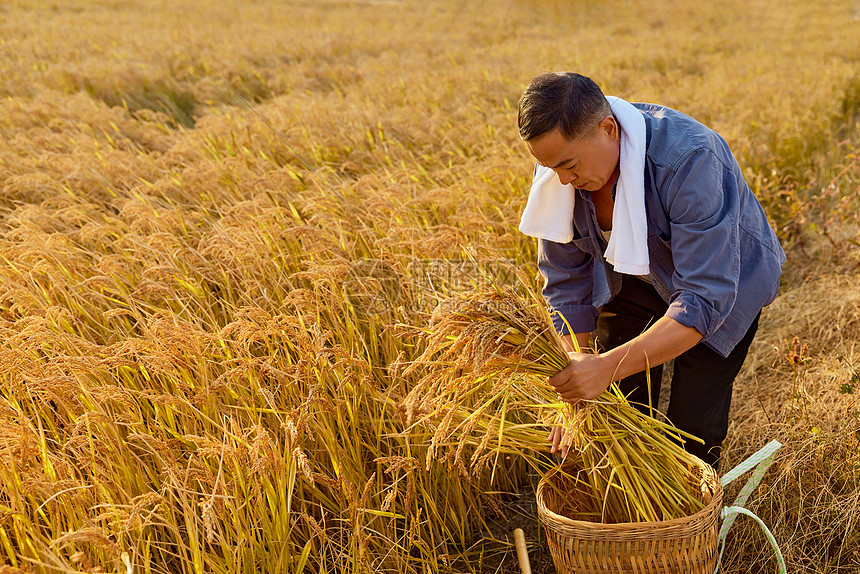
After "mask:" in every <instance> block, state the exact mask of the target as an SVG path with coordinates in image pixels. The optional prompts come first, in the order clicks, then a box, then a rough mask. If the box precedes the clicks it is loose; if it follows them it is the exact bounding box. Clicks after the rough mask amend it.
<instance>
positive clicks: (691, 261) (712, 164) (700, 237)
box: [666, 149, 740, 338]
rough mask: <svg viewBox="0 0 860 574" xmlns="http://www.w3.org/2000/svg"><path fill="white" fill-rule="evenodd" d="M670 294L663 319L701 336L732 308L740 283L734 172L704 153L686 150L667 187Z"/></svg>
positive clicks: (707, 334)
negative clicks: (669, 236) (669, 230)
mask: <svg viewBox="0 0 860 574" xmlns="http://www.w3.org/2000/svg"><path fill="white" fill-rule="evenodd" d="M666 209H667V212H668V214H669V220H670V227H671V240H670V241H671V249H672V260H673V264H674V267H675V271H674V274H673V277H672V283H673V285H672V287H673V294H672V297H671V299H670V301H669V308H668V310H667V311H666V316H667V317H671V318H672V319H675V320H676V321H678V322H679V323H681V324H682V325H685V326H687V327H693V328H695V329H696V330H697V331H699V333H701V334H702V336H703V337H704V338H707V337H708V336H710V335H711V334H713V333H714V331H716V330H717V329H718V328H719V327H720V325H721V324H722V322H723V321H724V320H725V318H726V317H727V316H728V314H729V312H730V311H731V310H732V307H733V306H734V304H735V300H736V299H737V293H738V283H739V279H740V248H739V245H738V241H739V227H738V226H739V191H738V182H737V179H736V175H735V173H734V170H732V169H731V168H730V167H727V166H725V165H724V164H723V163H722V162H721V161H720V159H719V158H718V157H717V156H716V155H715V154H714V153H713V152H712V151H710V150H707V149H701V150H696V151H694V152H692V153H691V154H690V155H689V156H687V157H686V158H685V159H684V161H682V162H681V165H680V167H679V168H678V170H677V171H676V173H675V175H674V177H673V178H672V181H671V184H670V185H669V188H668V192H667V195H666Z"/></svg>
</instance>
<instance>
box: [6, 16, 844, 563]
mask: <svg viewBox="0 0 860 574" xmlns="http://www.w3.org/2000/svg"><path fill="white" fill-rule="evenodd" d="M559 69H566V70H573V71H578V72H581V73H584V74H587V75H590V76H592V77H593V78H594V79H595V80H596V81H597V82H598V83H599V84H600V85H601V86H602V87H603V89H604V91H605V92H606V93H607V94H612V95H621V96H623V97H625V98H626V99H628V100H631V101H649V102H656V103H661V104H665V105H669V106H671V107H674V108H677V109H679V110H681V111H684V112H685V113H688V114H690V115H692V116H693V117H695V118H697V119H699V120H700V121H702V122H704V123H706V124H708V125H709V126H711V127H713V128H715V129H716V130H717V131H719V132H720V133H721V134H722V135H723V136H724V137H725V138H726V139H727V141H728V142H729V144H730V145H731V146H732V149H733V150H734V151H735V153H736V155H737V157H738V159H739V161H740V163H741V165H742V166H743V167H744V169H745V172H746V175H747V181H748V182H749V183H750V185H751V187H752V188H753V189H754V191H755V192H756V194H757V195H758V197H759V198H760V199H761V201H762V203H763V205H764V206H765V209H766V210H767V212H768V214H769V215H770V217H771V220H772V222H773V224H774V227H775V229H777V232H778V234H779V236H780V239H781V240H782V241H783V245H784V246H785V248H786V251H787V253H788V256H789V261H788V263H787V265H786V269H785V274H784V281H783V288H782V292H781V295H780V297H779V298H778V299H777V301H776V302H775V303H774V304H773V305H772V306H771V307H769V308H767V309H765V312H764V314H763V318H762V326H761V328H760V332H759V335H758V338H757V340H756V342H755V343H754V346H753V348H752V351H751V355H750V357H749V359H748V362H747V365H746V366H745V368H744V371H743V372H742V374H741V376H740V377H739V379H738V381H737V383H736V389H735V395H734V409H733V414H732V428H731V431H730V436H729V440H728V441H727V444H726V448H725V457H726V460H725V467H724V468H730V467H731V466H733V465H734V464H735V463H736V462H739V461H740V460H742V459H743V458H745V457H746V456H747V455H749V454H751V453H752V452H754V451H755V450H757V449H758V448H759V447H761V446H763V445H764V444H765V443H766V442H767V441H768V440H770V439H772V438H776V439H778V440H780V441H781V442H783V443H784V445H785V446H784V447H783V448H782V450H781V451H780V452H779V455H778V459H777V463H776V464H775V465H774V467H772V469H771V471H770V472H769V474H768V476H767V477H766V479H765V484H764V485H763V486H762V487H761V488H760V490H759V491H758V492H757V494H756V495H755V496H754V497H753V502H752V504H751V505H750V507H751V508H752V509H753V510H754V511H756V512H757V513H759V515H760V516H761V517H762V518H763V519H764V520H765V522H766V523H767V524H769V525H770V526H771V528H772V530H773V532H774V534H775V535H776V537H777V539H778V541H779V543H780V545H781V547H782V549H783V553H784V554H785V556H786V559H787V562H788V565H789V569H790V571H791V572H814V573H837V572H838V573H848V572H857V571H860V455H858V453H860V347H858V341H860V290H858V288H857V279H858V275H860V272H858V265H860V254H858V251H860V246H859V245H858V239H860V237H858V213H860V164H858V151H860V135H858V109H860V79H858V78H860V5H858V4H857V3H856V2H828V3H822V4H818V3H801V2H777V1H772V0H749V1H745V2H740V1H736V0H729V1H726V2H719V3H704V2H700V3H687V2H680V1H674V2H673V1H670V0H659V1H658V0H644V1H642V2H632V1H621V0H618V1H608V2H597V1H581V2H569V3H568V2H560V1H556V2H537V1H531V2H529V1H513V0H511V1H506V0H498V1H490V0H486V1H477V0H476V1H471V2H462V3H460V2H448V1H440V2H433V3H418V2H413V1H404V2H381V1H380V2H336V1H331V2H323V1H320V2H275V1H274V0H270V1H266V0H260V1H255V2H243V3H238V2H236V3H228V2H211V1H209V2H206V1H203V0H199V1H194V2H192V1H172V2H167V1H154V2H147V3H142V2H131V1H121V0H116V1H108V0H103V1H95V0H94V1H88V2H83V1H69V2H53V3H52V2H41V1H33V2H16V1H8V0H7V1H3V2H0V78H2V84H0V85H2V89H0V135H2V137H0V186H2V194H0V334H2V336H0V572H2V573H4V574H5V573H11V572H16V573H17V572H79V571H86V572H147V573H149V572H159V573H160V572H183V573H184V572H188V573H191V572H194V573H202V572H249V573H250V572H299V571H306V572H317V571H324V572H368V571H373V572H383V571H387V572H450V571H454V572H495V571H501V572H514V571H515V567H514V566H513V562H512V557H511V546H510V544H509V543H508V539H507V537H509V530H510V528H508V527H507V526H505V525H504V524H505V523H504V520H503V519H501V518H500V516H506V517H507V518H510V519H511V520H515V521H516V522H517V523H518V524H522V525H524V526H527V525H528V524H532V527H531V528H530V530H529V533H530V540H531V541H532V542H533V544H534V545H533V547H532V554H533V560H534V566H535V571H536V572H549V571H551V566H549V565H548V562H547V560H548V557H547V555H546V551H545V550H544V549H543V548H542V538H541V537H540V536H541V535H540V532H539V530H538V529H537V528H536V526H534V524H535V521H536V517H535V515H534V512H533V509H531V507H530V506H529V505H528V503H527V500H528V498H529V496H528V495H529V493H531V491H532V488H533V485H534V482H535V480H536V474H535V472H534V470H531V468H532V466H537V467H539V466H540V465H541V464H547V461H548V459H547V457H545V456H544V455H543V454H541V445H542V442H541V441H542V439H543V437H544V436H545V434H546V433H545V431H543V430H542V429H541V428H540V427H539V426H533V427H527V428H528V429H530V430H529V431H528V432H530V433H532V435H533V437H534V444H535V447H536V450H535V452H530V453H524V454H516V453H512V452H508V451H507V450H506V448H505V445H504V444H503V443H502V441H501V439H499V438H498V437H499V436H500V435H501V434H503V433H502V431H503V430H504V429H505V428H507V427H509V426H510V425H512V424H517V423H532V422H535V421H536V422H538V423H544V422H547V421H548V420H551V419H548V418H547V417H546V416H545V413H542V412H540V411H539V410H537V409H535V408H533V407H528V406H527V405H528V403H529V402H530V401H529V400H528V397H526V396H520V395H517V394H516V393H513V392H512V393H511V394H510V395H509V396H507V397H506V398H505V399H504V400H502V401H499V404H496V403H493V408H492V409H486V410H485V411H483V412H482V413H480V414H481V417H480V418H478V417H476V418H475V419H474V420H475V421H479V422H480V424H477V423H476V424H475V425H464V426H456V425H452V422H451V421H452V420H453V418H454V417H455V415H456V414H457V413H454V412H453V411H451V412H445V411H444V409H440V410H438V411H429V410H428V409H426V408H424V407H425V406H426V404H428V403H427V402H426V400H427V397H423V396H421V395H420V393H418V392H415V386H414V385H415V382H416V381H417V380H418V379H419V378H420V375H421V373H420V372H419V373H416V374H414V375H405V374H404V373H403V370H402V368H401V366H402V364H403V363H404V362H408V361H409V360H410V359H411V358H414V357H416V356H418V354H420V351H421V343H420V341H419V340H418V338H416V337H415V335H414V331H411V330H409V329H406V328H404V327H403V326H404V325H412V326H423V325H425V324H426V322H427V312H428V311H430V310H432V307H433V304H434V303H435V302H436V301H437V300H438V299H439V298H441V297H443V296H444V295H445V294H446V293H450V292H451V291H452V290H460V289H462V288H464V287H466V286H467V285H468V283H469V279H470V278H471V277H472V276H476V275H478V274H479V273H478V272H479V271H481V270H484V271H487V270H489V271H490V272H493V270H497V269H499V268H500V267H504V266H506V265H508V264H510V263H512V264H513V265H514V266H516V267H518V268H521V269H524V270H525V271H526V272H527V273H529V274H530V275H531V276H534V274H535V272H536V268H535V265H534V259H535V244H534V242H533V241H532V240H530V239H527V238H525V237H523V236H521V235H520V234H519V233H518V232H517V231H516V224H517V222H518V219H519V213H520V211H521V209H522V208H523V206H524V204H525V194H526V191H527V188H528V185H529V181H530V174H531V167H532V164H531V162H530V160H529V157H528V154H527V152H526V150H525V148H524V147H523V146H522V144H521V143H520V142H519V140H518V137H517V135H516V129H515V124H516V101H517V98H518V96H519V93H520V92H521V90H522V89H523V87H524V86H525V84H526V83H527V82H528V81H529V80H530V79H531V78H532V77H533V76H534V75H536V74H538V73H540V72H543V71H547V70H559ZM234 90H235V92H234ZM236 92H238V94H240V95H241V97H242V98H244V99H246V100H247V101H249V102H250V103H251V104H252V105H253V108H254V110H255V111H256V113H255V112H254V111H251V110H249V109H248V107H247V106H245V105H244V103H243V102H242V101H241V100H240V98H239V96H237V93H236ZM257 114H259V116H258V115H257ZM260 116H262V118H264V119H265V121H266V122H268V123H269V124H270V125H271V127H272V128H273V129H274V131H273V130H272V129H270V128H269V127H268V126H267V125H266V124H265V123H264V122H263V120H262V119H261V117H260ZM275 132H276V133H275ZM300 158H303V159H304V161H303V160H302V159H300ZM305 162H307V163H305ZM476 262H477V263H476ZM498 276H499V277H505V276H506V275H505V274H504V273H500V274H498ZM535 285H537V280H535ZM795 338H797V342H796V343H795ZM491 388H492V382H487V381H479V382H476V396H477V397H480V396H482V395H481V394H482V393H485V392H489V391H490V390H491ZM476 400H478V399H476ZM493 409H495V410H493ZM452 426H456V428H451V427H452ZM461 445H464V446H462V447H461ZM729 494H730V495H731V494H732V493H731V492H730V493H729ZM499 524H502V525H503V526H499ZM726 552H727V555H726V558H725V562H724V565H723V571H724V572H738V573H740V572H771V571H773V569H774V563H773V559H772V558H771V556H770V551H769V549H768V547H767V543H766V541H765V540H764V537H763V536H762V535H761V533H760V532H757V531H756V530H755V529H753V528H752V527H749V526H747V525H746V524H744V523H742V522H741V521H739V522H738V524H737V526H735V530H733V534H732V535H731V536H730V539H729V543H728V546H727V551H726Z"/></svg>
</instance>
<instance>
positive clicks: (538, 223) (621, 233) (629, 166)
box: [519, 96, 649, 275]
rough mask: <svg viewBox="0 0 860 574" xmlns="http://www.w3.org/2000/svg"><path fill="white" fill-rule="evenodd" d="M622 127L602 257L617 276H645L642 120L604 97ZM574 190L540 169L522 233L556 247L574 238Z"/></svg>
mask: <svg viewBox="0 0 860 574" xmlns="http://www.w3.org/2000/svg"><path fill="white" fill-rule="evenodd" d="M606 99H607V100H608V101H609V105H610V106H611V107H612V113H613V115H614V116H615V119H616V121H617V122H618V125H619V127H620V128H621V150H620V152H621V153H620V158H619V163H620V173H619V175H618V182H617V184H616V188H615V207H614V208H613V210H612V235H611V237H610V238H609V246H608V247H607V248H606V252H605V253H604V257H605V258H606V260H607V261H609V263H611V264H612V266H613V268H614V269H615V271H616V272H618V273H626V274H628V275H648V273H649V258H648V223H647V220H646V217H645V118H643V117H642V113H641V112H640V111H639V110H637V109H636V108H635V107H633V105H631V104H630V103H628V102H626V101H624V100H622V99H620V98H616V97H613V96H607V97H606ZM575 193H576V192H575V190H574V188H573V186H571V185H562V183H561V182H560V181H559V179H558V176H557V175H556V173H555V172H554V171H553V170H551V169H550V168H548V167H544V166H538V167H537V170H536V171H535V175H534V179H533V181H532V187H531V190H530V191H529V198H528V201H527V202H526V208H525V210H524V211H523V215H522V218H521V219H520V227H519V229H520V231H521V232H523V233H524V234H526V235H528V236H530V237H538V238H541V239H546V240H548V241H554V242H556V243H569V242H570V241H571V240H572V239H573V202H574V198H575Z"/></svg>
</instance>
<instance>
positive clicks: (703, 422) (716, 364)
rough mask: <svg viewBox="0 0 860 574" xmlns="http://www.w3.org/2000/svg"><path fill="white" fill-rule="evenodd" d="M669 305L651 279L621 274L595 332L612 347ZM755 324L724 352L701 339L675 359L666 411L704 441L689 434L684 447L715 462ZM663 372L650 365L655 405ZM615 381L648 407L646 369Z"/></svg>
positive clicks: (639, 405) (643, 407) (601, 345)
mask: <svg viewBox="0 0 860 574" xmlns="http://www.w3.org/2000/svg"><path fill="white" fill-rule="evenodd" d="M667 307H668V306H667V305H666V303H664V302H663V299H661V298H660V295H658V294H657V291H655V290H654V287H653V286H651V285H650V284H649V283H646V282H645V281H642V280H641V279H637V278H636V277H632V276H629V275H624V276H623V280H622V287H621V291H620V292H619V293H618V295H616V296H615V298H614V299H612V301H610V302H609V303H607V304H606V305H604V306H603V307H601V308H600V315H599V317H598V319H597V332H596V333H597V343H598V346H599V348H600V349H601V350H608V349H612V348H615V347H617V346H619V345H621V344H623V343H626V342H627V341H629V340H631V339H633V338H634V337H636V336H637V335H639V334H641V333H642V332H643V331H645V330H646V329H647V328H648V327H649V326H650V325H651V324H653V323H654V322H655V321H656V320H657V319H659V318H660V317H662V316H663V314H664V313H665V312H666V309H667ZM757 328H758V317H756V318H755V320H754V321H753V323H752V325H751V326H750V328H749V330H748V331H747V333H746V335H744V338H743V339H742V340H741V341H740V342H739V343H738V344H737V346H736V347H735V348H734V350H733V351H732V352H731V354H730V355H729V356H728V357H727V358H724V357H722V356H720V355H719V354H717V353H716V352H714V351H712V350H711V349H710V348H708V347H706V346H705V345H704V344H702V343H699V344H698V345H696V346H695V347H693V348H692V349H690V350H688V351H686V352H685V353H683V354H681V355H679V356H678V357H677V358H676V359H675V367H674V371H673V373H672V388H671V395H670V398H669V408H668V412H667V413H666V415H667V416H668V417H669V421H670V422H671V423H672V424H673V425H674V426H676V427H677V428H679V429H681V430H683V431H686V432H688V433H690V434H692V435H694V436H697V437H699V438H701V439H702V440H704V441H705V444H699V443H698V442H694V441H691V440H688V441H687V442H686V443H685V445H684V448H685V449H686V450H687V451H688V452H690V453H692V454H694V455H696V456H698V457H699V458H701V459H702V460H704V461H705V462H707V463H708V464H710V465H711V466H713V467H715V468H716V466H717V462H718V460H719V458H720V445H721V444H722V442H723V439H725V438H726V434H727V433H728V428H729V407H730V406H731V402H732V383H733V382H734V380H735V377H736V376H737V374H738V373H739V372H740V370H741V365H743V362H744V359H745V358H746V356H747V351H748V350H749V347H750V344H751V343H752V340H753V337H754V336H755V332H756V329H757ZM662 375H663V366H662V365H657V366H654V367H652V368H651V396H650V404H651V405H653V406H654V408H655V409H656V408H657V402H658V401H659V398H660V379H661V377H662ZM619 386H620V388H621V390H622V392H624V394H626V395H628V396H629V400H630V401H631V402H633V403H636V407H637V408H638V409H639V410H641V411H642V412H645V413H648V408H649V407H648V405H649V396H648V384H647V380H646V373H645V371H643V372H641V373H638V374H636V375H632V376H630V377H627V378H626V379H623V380H622V381H621V382H620V383H619Z"/></svg>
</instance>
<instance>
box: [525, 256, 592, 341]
mask: <svg viewBox="0 0 860 574" xmlns="http://www.w3.org/2000/svg"><path fill="white" fill-rule="evenodd" d="M538 269H540V273H541V275H542V276H543V279H544V287H543V296H544V299H546V302H547V305H549V310H550V313H552V322H553V325H554V326H555V330H556V331H557V332H558V333H560V334H562V335H570V334H572V333H571V332H570V330H569V329H568V328H567V325H565V320H566V321H567V323H568V324H569V325H570V327H571V329H573V332H574V333H590V332H592V331H594V329H595V327H596V325H597V309H596V308H595V307H594V305H592V295H593V288H594V279H593V270H594V258H593V257H592V256H591V255H590V254H589V253H585V252H584V251H582V250H581V249H579V248H578V247H577V246H576V245H575V244H574V243H555V242H552V241H547V240H545V239H539V240H538ZM559 315H561V316H563V317H564V320H562V318H561V317H559Z"/></svg>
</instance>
